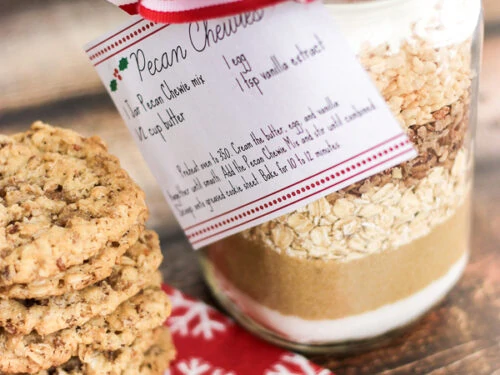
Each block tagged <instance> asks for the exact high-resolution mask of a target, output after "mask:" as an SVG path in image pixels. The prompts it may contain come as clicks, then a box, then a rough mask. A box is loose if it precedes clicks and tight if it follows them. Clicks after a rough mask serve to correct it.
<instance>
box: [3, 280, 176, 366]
mask: <svg viewBox="0 0 500 375" xmlns="http://www.w3.org/2000/svg"><path fill="white" fill-rule="evenodd" d="M170 311H171V306H170V303H169V300H168V297H167V295H166V293H165V292H163V291H162V290H161V288H160V286H157V287H150V288H147V289H145V290H144V291H142V292H140V293H139V294H137V295H136V296H134V297H132V298H131V299H130V300H128V301H126V302H124V303H122V304H121V305H120V306H119V307H118V309H116V311H114V312H113V313H111V314H110V315H108V316H105V317H96V318H94V319H92V320H90V321H89V322H88V323H86V324H85V325H83V326H78V327H73V328H69V329H66V330H62V331H59V332H56V333H53V334H51V335H48V336H45V337H43V336H40V335H38V334H35V333H32V334H30V335H27V336H15V335H9V334H7V333H5V332H1V330H0V371H5V372H10V373H13V372H25V373H27V372H29V373H33V372H38V371H42V370H46V369H48V368H51V367H57V366H60V365H62V364H64V363H66V362H67V361H69V360H70V359H71V358H72V357H75V356H77V355H78V353H79V352H80V351H81V348H86V349H89V348H90V349H92V350H96V351H117V350H120V349H123V348H125V347H127V346H130V345H131V344H132V343H133V342H134V341H135V339H136V338H137V337H139V336H140V333H141V332H145V331H150V330H152V329H154V328H157V327H159V326H161V325H162V324H163V323H164V321H165V320H166V319H167V317H168V316H169V315H170Z"/></svg>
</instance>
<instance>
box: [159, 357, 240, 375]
mask: <svg viewBox="0 0 500 375" xmlns="http://www.w3.org/2000/svg"><path fill="white" fill-rule="evenodd" d="M175 370H176V372H174V371H175ZM174 374H179V375H236V373H234V372H232V371H229V372H228V371H225V370H223V369H220V368H214V367H213V366H212V365H210V364H209V363H208V362H206V361H203V360H202V359H199V358H190V359H187V360H185V361H181V362H178V363H177V364H176V365H175V368H174V369H171V370H167V371H166V372H165V374H164V375H174Z"/></svg>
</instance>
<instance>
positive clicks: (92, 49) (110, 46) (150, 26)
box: [85, 18, 169, 66]
mask: <svg viewBox="0 0 500 375" xmlns="http://www.w3.org/2000/svg"><path fill="white" fill-rule="evenodd" d="M168 26H169V25H162V24H157V23H155V22H152V21H148V20H145V19H142V18H141V19H139V20H137V21H136V22H133V23H132V24H130V25H128V26H126V27H125V28H123V29H122V30H120V31H118V32H116V33H115V34H112V35H110V36H108V37H107V38H105V39H103V40H101V41H99V42H94V44H91V45H89V46H88V47H87V49H86V50H85V52H86V53H87V55H88V57H89V59H90V61H91V62H92V63H93V64H94V66H98V65H99V64H101V63H103V62H105V61H106V60H109V59H110V58H112V57H113V56H115V55H117V54H119V53H121V52H123V51H125V50H126V49H127V48H130V47H132V46H133V45H135V44H137V43H139V42H141V41H142V40H144V39H147V38H149V37H150V36H151V35H153V34H156V33H157V32H159V31H161V30H163V29H164V28H166V27H168Z"/></svg>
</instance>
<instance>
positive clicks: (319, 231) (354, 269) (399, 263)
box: [201, 0, 482, 351]
mask: <svg viewBox="0 0 500 375" xmlns="http://www.w3.org/2000/svg"><path fill="white" fill-rule="evenodd" d="M327 7H328V9H329V10H330V11H331V15H332V22H336V24H337V25H339V26H340V28H341V30H342V31H343V33H344V35H345V36H346V37H347V39H348V40H349V42H350V45H351V47H352V48H353V49H354V50H355V52H356V54H357V56H358V58H359V60H360V61H361V63H362V65H363V66H364V68H365V69H366V70H367V71H368V73H369V75H370V76H371V78H372V80H373V82H374V83H375V84H376V86H377V88H378V89H379V90H380V92H381V94H382V95H383V97H384V99H385V100H386V102H387V104H388V105H389V107H390V109H391V110H392V112H393V114H394V116H395V117H396V118H397V119H398V121H399V123H400V124H401V126H402V127H403V129H404V130H405V131H406V133H407V134H408V135H409V137H410V139H411V141H412V142H413V143H414V145H415V147H416V149H417V150H418V153H419V155H418V157H417V158H415V159H413V160H411V161H409V162H406V163H404V164H402V165H399V166H397V167H394V168H392V169H390V170H386V171H385V172H383V173H380V174H378V175H375V176H372V177H370V178H368V179H366V180H364V181H361V182H359V183H357V184H355V185H352V186H349V187H348V188H345V189H343V190H341V191H338V192H336V193H334V194H331V195H328V196H326V197H325V198H321V199H319V200H317V201H315V202H313V203H311V204H309V205H307V206H306V207H303V208H301V209H298V210H296V211H295V212H292V213H290V214H287V215H284V216H282V217H280V218H278V219H274V220H271V221H269V222H266V223H264V224H261V225H258V226H256V227H253V228H251V229H248V230H245V231H244V232H241V233H239V234H236V235H233V236H231V237H229V238H226V239H223V240H221V241H218V242H216V243H215V244H213V245H210V246H208V247H206V248H205V249H203V251H202V252H201V258H202V265H203V269H204V272H205V276H206V278H207V280H208V283H209V285H210V287H211V288H212V290H213V292H214V294H215V296H216V297H217V298H218V300H219V301H220V302H221V303H222V305H223V306H225V307H226V308H227V309H228V310H229V311H230V312H231V313H232V314H233V315H234V316H235V317H236V318H237V320H239V321H240V322H241V323H242V324H244V325H245V326H246V327H248V328H249V329H251V330H253V331H254V332H256V333H258V334H259V335H261V336H263V337H264V338H266V339H268V340H271V341H274V342H277V343H280V344H282V345H285V346H289V347H292V348H296V349H300V350H304V351H327V350H348V349H352V348H353V347H357V346H361V345H366V344H370V343H372V342H377V341H378V340H379V339H380V338H381V337H384V336H386V335H387V334H389V333H391V332H393V331H396V330H398V329H400V328H402V327H404V326H406V325H408V324H410V323H412V322H413V321H414V320H416V319H417V318H419V317H420V316H421V315H422V314H424V313H425V312H426V311H428V310H429V309H430V308H431V307H433V306H434V305H436V304H437V303H438V302H439V301H440V300H441V299H442V298H443V297H444V296H445V295H446V294H447V293H448V292H449V291H450V289H451V288H452V287H453V286H454V285H455V284H456V283H457V281H458V280H459V278H460V276H461V274H462V272H463V270H464V268H465V266H466V264H467V260H468V254H469V219H470V199H471V185H472V179H471V174H472V164H473V148H472V136H473V132H474V126H475V120H476V109H477V108H476V107H477V76H478V64H479V58H480V50H481V38H482V15H481V2H480V0H459V1H457V0H371V1H370V0H367V1H347V0H344V1H342V0H338V1H327Z"/></svg>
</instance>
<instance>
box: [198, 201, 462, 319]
mask: <svg viewBox="0 0 500 375" xmlns="http://www.w3.org/2000/svg"><path fill="white" fill-rule="evenodd" d="M468 236H469V202H468V200H467V202H466V203H464V204H463V205H462V206H461V207H460V208H459V209H458V210H457V211H456V213H455V214H454V215H453V216H452V217H451V218H450V219H448V220H447V221H446V222H445V223H443V224H441V225H438V226H437V227H435V228H434V229H433V230H432V232H431V233H429V234H428V235H426V236H424V237H422V238H419V239H417V240H415V241H413V242H411V243H409V244H406V245H403V246H401V247H399V248H396V249H391V250H389V251H385V252H382V253H377V254H372V255H369V256H366V257H363V258H359V259H353V260H351V261H348V262H342V261H338V260H335V259H330V260H324V259H311V258H298V257H293V256H288V255H286V254H278V253H277V252H275V251H273V250H272V249H270V248H269V247H267V246H266V245H264V244H260V245H259V244H256V243H252V242H249V241H247V240H245V239H244V238H243V237H242V236H238V235H236V236H232V237H230V238H227V239H225V240H222V241H220V242H218V243H217V244H215V245H211V246H210V247H208V248H207V257H208V259H209V261H210V262H211V263H212V265H213V266H214V267H215V268H216V269H217V271H218V272H220V273H221V274H222V276H223V277H224V278H225V279H227V280H228V281H229V282H231V283H232V284H233V285H234V286H235V287H236V288H237V289H239V290H240V291H241V292H243V293H245V294H246V295H248V296H249V297H251V298H252V299H253V300H255V301H257V302H258V303H260V304H262V305H264V306H266V307H268V308H270V309H273V310H276V311H278V312H279V313H281V314H284V315H292V316H296V317H300V318H303V319H307V320H323V319H339V318H344V317H348V316H353V315H358V314H361V313H364V312H369V311H372V310H375V309H377V308H379V307H382V306H384V305H387V304H392V303H394V302H397V301H399V300H401V299H404V298H407V297H409V296H411V295H413V294H415V293H417V292H418V291H420V290H421V289H423V288H425V287H426V286H428V285H429V284H431V283H432V282H433V281H435V280H438V279H439V278H441V277H442V276H444V275H445V274H446V273H447V272H448V271H449V270H450V268H451V267H452V266H453V265H454V264H455V263H457V262H458V261H459V260H460V258H461V257H463V256H464V254H466V253H467V251H468V249H467V243H468Z"/></svg>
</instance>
